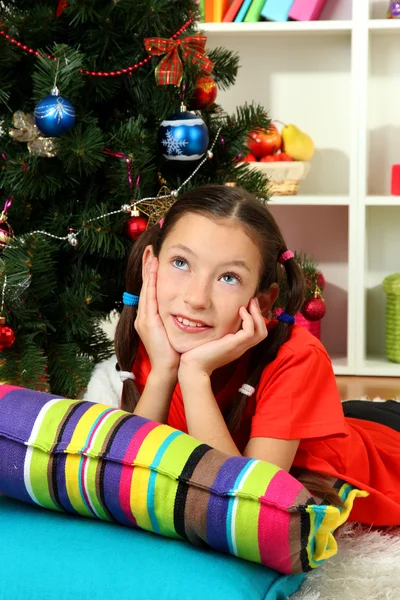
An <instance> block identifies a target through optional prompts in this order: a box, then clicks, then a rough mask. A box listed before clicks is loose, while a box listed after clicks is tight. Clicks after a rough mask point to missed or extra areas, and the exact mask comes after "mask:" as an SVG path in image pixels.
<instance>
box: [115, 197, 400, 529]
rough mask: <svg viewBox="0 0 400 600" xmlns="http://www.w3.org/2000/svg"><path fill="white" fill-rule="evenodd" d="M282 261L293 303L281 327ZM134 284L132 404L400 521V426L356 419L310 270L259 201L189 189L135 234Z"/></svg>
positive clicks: (124, 364) (378, 521)
mask: <svg viewBox="0 0 400 600" xmlns="http://www.w3.org/2000/svg"><path fill="white" fill-rule="evenodd" d="M281 264H283V265H284V268H285V270H286V276H287V281H288V297H287V304H286V307H285V311H284V312H283V313H282V314H281V315H280V316H278V317H277V319H273V320H270V321H268V320H267V318H266V317H267V316H268V315H271V309H272V307H273V304H274V302H275V300H276V298H277V295H278V284H277V281H278V272H279V270H280V269H281ZM126 290H127V291H126V293H125V294H124V303H125V307H124V309H123V311H122V314H121V318H120V321H119V324H118V327H117V331H116V338H115V346H116V354H117V359H118V365H119V369H121V378H122V379H123V381H124V384H123V394H122V406H121V407H122V408H123V409H125V410H128V411H131V412H133V413H135V414H138V415H141V416H144V417H146V418H148V419H151V420H155V421H159V422H162V423H168V424H169V425H171V426H172V427H174V428H176V429H179V430H181V431H184V432H186V433H189V434H190V435H192V436H193V437H195V438H196V439H198V440H200V441H202V442H204V443H205V444H208V445H209V446H212V447H214V448H216V449H218V450H220V451H222V452H225V453H227V454H229V455H240V454H242V455H243V456H247V457H252V458H257V459H261V460H265V461H267V462H270V463H273V464H275V465H278V466H279V467H281V468H282V469H285V470H287V471H291V472H292V474H293V475H295V476H297V477H298V478H299V479H300V480H301V481H302V483H303V484H304V485H305V486H306V487H307V488H308V489H309V491H310V492H312V493H314V494H316V495H318V496H323V497H324V499H325V500H326V501H331V502H340V500H339V499H338V496H337V494H336V493H335V489H334V488H333V487H332V484H329V481H328V479H327V478H325V476H330V478H331V481H332V478H338V479H344V480H345V481H348V482H349V483H351V484H353V485H355V486H356V487H360V488H361V489H365V490H367V491H369V492H370V495H369V497H368V498H366V499H358V500H356V503H355V505H354V509H353V511H352V519H353V520H357V521H361V522H364V523H372V524H374V525H395V524H400V434H399V433H398V432H397V431H395V430H394V429H391V428H390V427H388V426H387V425H382V424H378V423H376V422H373V421H371V420H364V419H360V418H357V416H358V415H355V417H354V416H353V417H351V418H350V417H345V416H344V413H343V408H342V404H341V401H340V397H339V394H338V390H337V387H336V382H335V377H334V374H333V370H332V365H331V361H330V359H329V356H328V355H327V353H326V351H325V349H324V347H323V346H322V344H321V343H320V342H319V341H318V340H317V339H316V338H315V337H314V336H312V335H311V334H310V333H309V332H308V331H307V330H306V329H305V328H303V327H301V326H297V325H295V324H294V318H293V315H294V314H295V313H296V312H297V311H298V310H299V309H300V307H301V306H302V304H303V299H304V295H303V294H304V283H303V277H302V272H301V269H300V267H299V266H298V264H297V262H296V261H295V260H294V257H293V254H292V253H291V252H290V251H288V250H287V247H286V244H285V241H284V239H283V236H282V234H281V232H280V230H279V227H278V225H277V224H276V222H275V220H274V218H273V217H272V215H271V214H270V213H269V211H268V209H267V207H266V206H264V205H263V204H262V203H261V202H260V201H259V200H258V199H256V198H255V197H253V196H252V195H250V194H248V193H247V192H246V191H244V190H243V189H240V188H235V187H225V186H218V185H208V186H203V187H200V188H198V189H193V190H190V191H189V192H187V193H185V194H183V195H182V196H181V197H180V198H179V199H178V200H177V201H176V202H175V203H174V204H173V206H172V207H171V208H170V209H169V211H168V213H167V214H166V215H165V220H164V221H163V223H162V226H160V224H157V225H154V226H153V227H150V228H149V229H148V230H147V231H146V232H144V233H143V234H142V235H141V237H140V238H139V240H138V241H137V242H135V245H134V246H133V249H132V252H131V255H130V258H129V262H128V268H127V275H126ZM353 410H354V406H353ZM321 474H323V475H321Z"/></svg>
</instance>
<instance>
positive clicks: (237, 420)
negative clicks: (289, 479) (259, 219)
mask: <svg viewBox="0 0 400 600" xmlns="http://www.w3.org/2000/svg"><path fill="white" fill-rule="evenodd" d="M283 252H285V249H283V250H282V249H280V250H279V254H278V257H277V260H276V262H277V269H281V266H280V264H279V257H280V256H281V255H282V254H283ZM284 268H285V270H286V278H287V295H286V306H285V313H286V314H287V315H291V316H294V315H295V314H296V313H297V312H298V311H299V310H300V308H301V307H302V305H303V302H304V297H305V280H304V275H303V271H302V270H301V268H300V265H299V264H298V263H297V261H296V260H295V259H294V258H293V257H292V258H289V259H287V260H286V261H285V262H284ZM277 280H279V272H278V271H277ZM291 330H292V325H290V324H288V323H287V322H284V321H278V323H277V324H276V326H275V327H274V328H273V329H272V330H271V331H270V333H269V334H268V337H266V338H265V340H263V341H262V342H260V343H259V344H258V345H257V346H255V347H254V348H253V349H252V355H251V360H250V369H249V371H250V375H249V376H248V377H247V380H246V383H247V384H248V385H249V386H251V387H253V388H255V387H256V385H257V384H258V382H259V381H260V378H261V374H262V372H263V370H264V369H265V367H266V366H267V365H268V364H269V363H271V362H272V361H273V360H275V358H276V356H277V354H278V351H279V348H280V347H281V346H282V344H284V343H285V342H286V341H287V340H288V339H289V338H290V335H291ZM247 401H248V395H247V394H240V395H239V396H238V398H237V400H235V401H233V402H232V404H231V405H230V407H229V409H228V410H229V412H228V413H227V414H226V415H225V420H226V424H227V426H228V429H229V431H230V432H231V433H234V432H235V431H236V430H237V429H238V427H239V425H240V424H241V422H242V417H243V413H244V410H245V407H246V404H247Z"/></svg>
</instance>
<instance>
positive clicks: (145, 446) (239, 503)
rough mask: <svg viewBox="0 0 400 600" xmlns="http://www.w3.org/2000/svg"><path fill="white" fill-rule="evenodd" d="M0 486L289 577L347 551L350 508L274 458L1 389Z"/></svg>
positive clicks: (96, 408) (78, 404)
mask: <svg viewBox="0 0 400 600" xmlns="http://www.w3.org/2000/svg"><path fill="white" fill-rule="evenodd" d="M0 492H1V493H3V494H5V495H7V496H10V497H12V498H16V499H19V500H22V501H24V502H30V503H34V504H38V505H40V506H42V507H45V508H49V509H53V510H59V511H67V512H69V513H73V514H79V515H83V516H87V517H94V518H99V519H103V520H106V521H110V522H117V523H121V524H123V525H127V526H131V527H139V528H141V529H145V530H148V531H152V532H154V533H158V534H160V535H164V536H168V537H173V538H182V539H185V540H187V541H189V542H191V543H193V544H202V545H204V544H206V545H208V546H210V547H212V548H214V549H215V550H218V551H221V552H226V553H230V554H233V555H236V556H238V557H241V558H244V559H246V560H250V561H254V562H257V563H262V564H265V565H267V566H269V567H271V568H273V569H276V570H277V571H279V572H282V573H287V574H289V573H301V572H304V571H308V570H310V569H313V568H315V567H317V566H318V565H319V564H321V563H322V562H323V561H324V560H325V559H327V558H329V557H330V556H332V555H334V554H335V553H336V551H337V547H336V542H335V539H334V537H333V531H334V530H335V529H336V528H337V527H338V526H339V525H341V524H342V523H343V522H344V521H345V520H346V519H347V517H348V515H349V512H350V510H351V507H352V505H353V501H354V498H355V497H357V496H358V495H363V494H364V493H363V492H359V491H358V490H355V489H353V488H352V487H351V486H349V485H347V484H343V485H342V486H341V494H342V496H343V498H344V500H345V507H344V509H338V508H336V507H332V506H325V505H318V504H316V503H315V502H314V500H313V499H312V497H311V495H310V494H309V492H308V491H307V490H306V489H305V488H304V487H303V486H302V485H301V484H300V483H299V482H298V481H297V480H296V479H294V478H293V477H291V476H290V475H289V474H288V473H286V472H285V471H282V470H280V469H278V468H277V467H275V466H274V465H271V464H268V463H265V462H262V461H260V460H254V459H248V458H244V457H240V456H239V457H237V456H235V457H229V456H227V455H225V454H222V453H221V452H218V451H216V450H214V449H213V448H210V447H209V446H207V445H205V444H202V443H201V442H199V441H197V440H195V439H194V438H192V437H190V436H189V435H186V434H184V433H182V432H180V431H177V430H175V429H172V428H171V427H169V426H167V425H161V424H159V423H155V422H152V421H148V420H147V419H144V418H142V417H138V416H134V415H131V414H128V413H126V412H123V411H121V410H116V409H113V408H110V407H109V406H106V405H102V404H93V403H89V402H82V401H77V400H66V399H64V398H59V397H54V396H51V395H49V394H44V393H40V392H34V391H32V390H26V389H21V388H15V387H12V386H6V385H4V386H0Z"/></svg>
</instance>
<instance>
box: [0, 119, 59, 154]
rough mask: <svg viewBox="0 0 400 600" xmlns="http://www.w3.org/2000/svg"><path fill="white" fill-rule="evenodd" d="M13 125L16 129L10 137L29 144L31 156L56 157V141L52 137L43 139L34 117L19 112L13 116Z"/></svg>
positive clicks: (12, 130) (10, 131)
mask: <svg viewBox="0 0 400 600" xmlns="http://www.w3.org/2000/svg"><path fill="white" fill-rule="evenodd" d="M13 125H14V127H15V129H10V130H9V132H8V134H9V136H10V137H12V138H13V139H14V140H15V141H16V142H27V146H28V150H29V152H30V153H31V154H35V155H36V156H43V157H45V158H54V157H55V156H56V140H55V139H54V138H51V137H43V136H42V135H41V134H40V131H39V129H38V128H37V127H36V125H35V121H34V119H33V116H32V115H27V114H25V113H24V112H22V110H17V111H16V112H15V113H14V114H13Z"/></svg>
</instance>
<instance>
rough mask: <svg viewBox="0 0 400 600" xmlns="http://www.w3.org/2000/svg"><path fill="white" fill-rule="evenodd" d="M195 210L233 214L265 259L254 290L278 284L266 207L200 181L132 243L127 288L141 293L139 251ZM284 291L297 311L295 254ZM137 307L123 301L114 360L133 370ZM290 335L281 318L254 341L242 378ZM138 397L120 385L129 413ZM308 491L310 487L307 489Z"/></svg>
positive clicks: (156, 245) (215, 215) (235, 410)
mask: <svg viewBox="0 0 400 600" xmlns="http://www.w3.org/2000/svg"><path fill="white" fill-rule="evenodd" d="M190 213H195V214H199V215H203V216H206V217H209V218H210V219H213V220H216V219H236V220H237V221H238V223H240V224H241V226H242V227H243V228H244V229H245V231H247V232H248V234H249V236H250V237H251V239H252V240H254V241H255V242H256V243H257V245H258V247H259V250H260V254H261V257H262V260H263V263H262V268H261V276H260V281H259V285H258V289H257V292H256V293H260V292H265V291H268V290H269V289H270V287H271V285H272V284H274V283H278V281H279V276H280V270H281V265H280V263H279V257H280V255H281V254H282V253H283V252H285V250H287V247H286V243H285V240H284V238H283V235H282V233H281V231H280V229H279V227H278V225H277V223H276V221H275V219H274V217H273V216H272V214H271V213H270V211H269V210H268V208H267V206H266V205H264V204H263V203H262V202H261V201H260V200H259V199H257V198H256V197H255V196H253V195H252V194H249V193H248V192H247V191H245V190H244V189H242V188H239V187H226V186H223V185H204V186H201V187H198V188H194V189H191V190H189V191H187V192H186V193H184V194H182V195H181V196H180V197H179V198H178V199H177V200H176V202H175V203H174V204H173V205H172V207H171V208H170V209H169V211H168V212H167V214H166V215H165V217H164V223H163V226H162V228H161V227H160V226H159V224H156V225H153V226H152V227H149V228H148V229H147V230H146V231H145V232H144V233H142V234H141V236H140V237H139V239H138V240H137V241H136V242H135V243H134V245H133V248H132V251H131V253H130V256H129V259H128V265H127V270H126V284H125V286H126V287H125V290H126V291H127V292H129V293H131V294H135V295H139V294H140V290H141V287H142V256H143V252H144V249H145V248H146V246H148V245H151V246H152V247H153V252H154V254H155V256H158V255H159V253H160V250H161V247H162V245H163V243H164V240H165V239H166V238H167V237H168V235H169V233H170V232H171V231H172V229H173V227H174V226H175V224H176V223H177V222H178V221H179V219H180V218H181V217H183V216H184V215H186V214H190ZM284 267H285V270H286V278H287V288H288V289H287V294H286V306H285V308H284V309H285V312H286V313H288V314H290V315H295V314H296V313H297V312H298V311H299V310H300V308H301V306H302V304H303V302H304V278H303V273H302V270H301V268H300V266H299V265H298V263H297V262H296V260H295V259H294V258H292V259H289V260H287V261H286V262H285V265H284ZM136 313H137V309H136V308H135V307H132V306H124V308H123V310H122V313H121V317H120V320H119V323H118V326H117V330H116V334H115V350H116V355H117V360H118V365H119V367H120V369H121V370H123V371H132V367H133V364H134V361H135V358H136V353H137V349H138V345H139V336H138V334H137V332H136V330H135V326H134V323H135V319H136ZM290 334H291V326H290V325H288V324H286V323H283V322H281V321H279V322H278V323H277V325H276V327H274V328H273V329H272V330H271V331H270V333H269V334H268V337H267V338H266V339H265V340H263V341H262V342H261V343H259V344H258V345H257V346H255V347H254V348H253V349H252V352H251V359H250V367H249V373H250V374H249V376H248V378H247V380H246V383H248V384H249V385H251V386H253V387H255V386H256V385H257V383H258V382H259V380H260V377H261V374H262V372H263V370H264V369H265V367H266V365H268V364H269V363H270V362H272V361H273V360H274V359H275V358H276V355H277V353H278V350H279V348H280V347H281V345H282V344H283V343H284V342H286V341H287V340H288V339H289V337H290ZM247 399H248V397H247V396H246V395H244V394H241V393H238V394H237V396H236V398H234V399H233V401H232V403H231V405H230V407H229V411H228V413H227V414H225V415H224V418H225V420H226V423H227V425H228V428H229V430H230V432H231V433H234V432H235V431H236V429H237V428H238V426H239V424H240V422H241V418H242V415H243V411H244V408H245V406H246V402H247ZM138 400H139V393H138V391H137V389H136V386H135V384H134V382H133V380H131V379H128V380H126V381H125V382H124V384H123V392H122V402H121V407H122V408H123V409H124V410H127V411H129V412H133V411H134V409H135V407H136V404H137V402H138ZM310 491H311V490H310Z"/></svg>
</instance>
